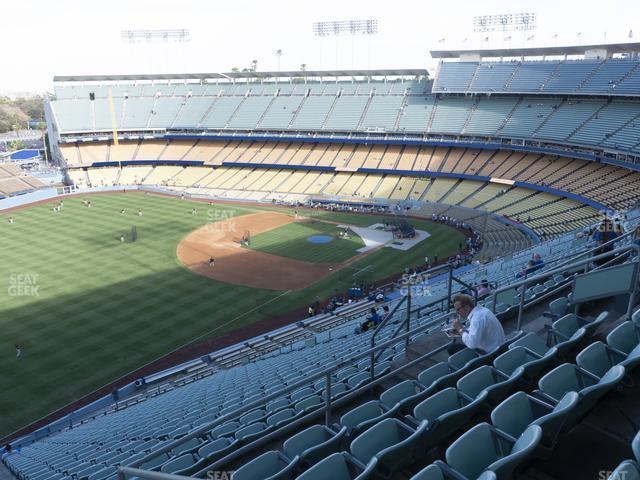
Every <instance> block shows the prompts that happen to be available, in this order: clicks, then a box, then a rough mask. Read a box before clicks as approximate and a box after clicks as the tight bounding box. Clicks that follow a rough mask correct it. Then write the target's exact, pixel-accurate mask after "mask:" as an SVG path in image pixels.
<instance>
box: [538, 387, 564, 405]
mask: <svg viewBox="0 0 640 480" xmlns="http://www.w3.org/2000/svg"><path fill="white" fill-rule="evenodd" d="M532 396H534V397H538V398H540V399H541V400H542V401H543V402H545V403H549V404H551V405H553V406H554V407H555V406H556V405H557V404H558V403H559V402H558V400H556V399H555V398H553V397H552V396H551V395H547V394H546V393H544V392H543V391H541V390H534V391H533V392H532Z"/></svg>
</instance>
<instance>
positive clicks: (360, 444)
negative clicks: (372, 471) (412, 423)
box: [350, 418, 409, 464]
mask: <svg viewBox="0 0 640 480" xmlns="http://www.w3.org/2000/svg"><path fill="white" fill-rule="evenodd" d="M408 436H409V433H408V432H407V431H406V430H405V429H403V428H402V427H401V422H400V421H399V420H396V419H395V418H387V419H385V420H383V421H381V422H380V423H378V424H377V425H374V426H373V427H371V428H370V429H368V430H366V431H365V432H363V433H362V434H361V435H360V436H358V437H357V438H356V439H355V440H354V441H353V442H351V447H350V450H351V453H352V455H353V456H354V457H356V458H357V459H358V460H360V461H361V462H362V463H365V464H366V463H368V462H369V461H370V460H371V459H372V458H373V457H374V456H375V455H376V454H377V453H379V452H381V451H382V450H384V449H385V448H388V447H390V446H392V445H395V444H397V443H399V442H401V441H402V440H404V439H405V438H407V437H408Z"/></svg>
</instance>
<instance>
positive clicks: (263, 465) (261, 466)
mask: <svg viewBox="0 0 640 480" xmlns="http://www.w3.org/2000/svg"><path fill="white" fill-rule="evenodd" d="M297 462H298V459H297V458H294V459H293V460H292V462H291V463H290V464H289V465H287V464H286V463H284V461H283V460H282V459H281V458H280V455H278V452H276V451H274V450H272V451H269V452H266V453H263V454H262V455H260V456H259V457H256V458H254V459H253V460H251V461H250V462H248V463H245V464H244V465H243V466H242V467H240V468H239V469H238V470H236V471H234V472H233V474H232V475H231V479H232V480H267V479H273V480H276V479H284V478H291V475H290V474H289V475H287V473H289V472H291V470H293V467H294V466H295V464H296V463H297Z"/></svg>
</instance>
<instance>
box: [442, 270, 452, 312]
mask: <svg viewBox="0 0 640 480" xmlns="http://www.w3.org/2000/svg"><path fill="white" fill-rule="evenodd" d="M447 283H448V285H447V300H446V302H447V303H446V308H445V311H444V312H443V313H447V312H448V311H449V309H450V308H451V292H452V290H453V269H452V268H451V267H449V279H448V282H447Z"/></svg>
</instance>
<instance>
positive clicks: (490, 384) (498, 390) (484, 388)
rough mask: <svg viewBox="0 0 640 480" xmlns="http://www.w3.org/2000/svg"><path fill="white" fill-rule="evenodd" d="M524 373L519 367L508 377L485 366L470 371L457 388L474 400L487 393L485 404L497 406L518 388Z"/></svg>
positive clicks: (459, 381)
mask: <svg viewBox="0 0 640 480" xmlns="http://www.w3.org/2000/svg"><path fill="white" fill-rule="evenodd" d="M523 373H524V368H523V367H518V368H516V369H515V370H514V371H513V373H512V374H511V375H506V374H504V373H502V372H500V370H498V369H496V368H494V367H490V366H488V365H484V366H482V367H479V368H476V369H475V370H472V371H470V372H469V373H467V374H466V375H465V376H464V377H462V378H461V379H460V380H458V383H457V384H456V388H457V389H458V391H459V392H461V393H463V394H465V395H468V396H469V397H470V398H472V399H476V398H477V397H478V395H480V394H481V393H483V392H486V393H487V395H486V398H485V402H487V403H488V404H489V405H492V406H495V405H497V404H498V403H499V402H501V401H502V400H503V399H504V398H505V397H506V396H507V395H508V394H509V393H510V392H511V391H512V390H513V389H515V388H516V383H517V382H518V380H519V379H520V378H521V377H522V374H523Z"/></svg>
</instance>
